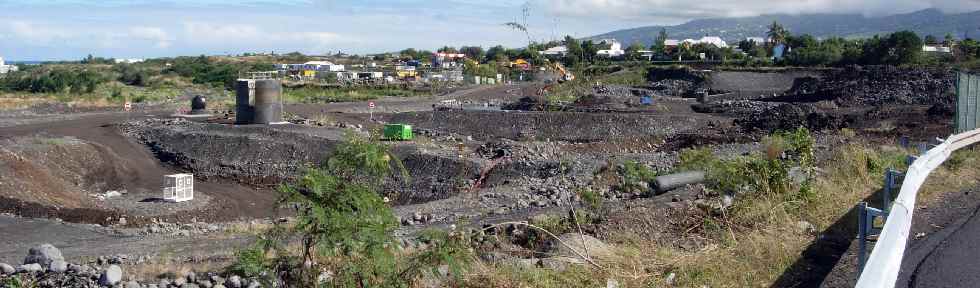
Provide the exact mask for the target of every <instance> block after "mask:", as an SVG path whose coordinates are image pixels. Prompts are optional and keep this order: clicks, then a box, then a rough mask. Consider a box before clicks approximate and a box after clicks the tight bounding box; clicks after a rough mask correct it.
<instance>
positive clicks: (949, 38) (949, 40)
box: [943, 33, 956, 47]
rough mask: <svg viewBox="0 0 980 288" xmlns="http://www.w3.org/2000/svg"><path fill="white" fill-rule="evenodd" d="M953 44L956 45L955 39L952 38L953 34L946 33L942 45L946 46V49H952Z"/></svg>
mask: <svg viewBox="0 0 980 288" xmlns="http://www.w3.org/2000/svg"><path fill="white" fill-rule="evenodd" d="M955 43H956V38H953V34H950V33H946V37H945V38H944V41H943V45H946V47H953V44H955Z"/></svg>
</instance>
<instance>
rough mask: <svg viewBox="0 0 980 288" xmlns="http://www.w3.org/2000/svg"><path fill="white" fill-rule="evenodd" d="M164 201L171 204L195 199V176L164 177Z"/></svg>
mask: <svg viewBox="0 0 980 288" xmlns="http://www.w3.org/2000/svg"><path fill="white" fill-rule="evenodd" d="M163 199H164V200H166V201H169V202H183V201H188V200H192V199H194V174H173V175H166V176H163Z"/></svg>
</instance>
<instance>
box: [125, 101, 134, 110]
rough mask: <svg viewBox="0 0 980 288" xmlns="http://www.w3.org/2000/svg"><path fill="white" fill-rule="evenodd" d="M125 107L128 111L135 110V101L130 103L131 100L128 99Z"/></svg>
mask: <svg viewBox="0 0 980 288" xmlns="http://www.w3.org/2000/svg"><path fill="white" fill-rule="evenodd" d="M123 109H126V111H129V110H133V103H129V101H126V104H125V105H123Z"/></svg>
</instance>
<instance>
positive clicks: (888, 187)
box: [882, 168, 895, 213]
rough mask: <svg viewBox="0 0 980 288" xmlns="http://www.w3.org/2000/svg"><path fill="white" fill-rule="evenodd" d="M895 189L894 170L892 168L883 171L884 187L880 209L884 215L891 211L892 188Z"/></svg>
mask: <svg viewBox="0 0 980 288" xmlns="http://www.w3.org/2000/svg"><path fill="white" fill-rule="evenodd" d="M894 187H895V170H894V169H892V168H888V169H885V187H884V188H883V189H882V192H884V193H882V194H883V195H882V196H883V197H882V198H883V199H882V205H884V206H883V207H882V209H884V210H885V213H888V212H889V211H891V201H892V188H894Z"/></svg>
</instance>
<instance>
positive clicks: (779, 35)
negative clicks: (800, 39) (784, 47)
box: [768, 21, 789, 46]
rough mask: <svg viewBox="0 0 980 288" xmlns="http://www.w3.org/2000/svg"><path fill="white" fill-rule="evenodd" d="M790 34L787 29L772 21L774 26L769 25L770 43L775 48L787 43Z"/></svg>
mask: <svg viewBox="0 0 980 288" xmlns="http://www.w3.org/2000/svg"><path fill="white" fill-rule="evenodd" d="M788 34H789V32H787V31H786V28H783V25H779V23H777V22H776V21H772V25H769V32H768V35H769V41H770V42H771V43H772V45H773V46H775V45H776V44H779V43H782V42H783V41H786V36H788Z"/></svg>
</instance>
